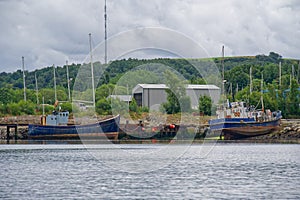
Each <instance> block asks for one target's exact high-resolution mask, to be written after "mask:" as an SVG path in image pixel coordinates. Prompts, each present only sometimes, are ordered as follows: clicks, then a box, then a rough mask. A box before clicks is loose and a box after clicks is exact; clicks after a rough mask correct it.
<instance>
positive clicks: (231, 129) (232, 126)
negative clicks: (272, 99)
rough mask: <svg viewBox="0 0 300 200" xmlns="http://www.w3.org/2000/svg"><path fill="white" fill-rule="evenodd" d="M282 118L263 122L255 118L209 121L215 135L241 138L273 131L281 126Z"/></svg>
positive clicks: (226, 137)
mask: <svg viewBox="0 0 300 200" xmlns="http://www.w3.org/2000/svg"><path fill="white" fill-rule="evenodd" d="M280 119H281V117H278V118H276V119H273V120H270V121H263V122H257V121H255V120H254V118H225V119H213V120H210V121H209V126H210V130H211V132H212V134H213V135H219V136H224V137H225V139H239V138H246V137H254V136H259V135H264V134H268V133H271V132H273V131H275V130H277V129H278V128H279V127H280Z"/></svg>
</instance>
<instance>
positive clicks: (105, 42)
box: [104, 0, 107, 65]
mask: <svg viewBox="0 0 300 200" xmlns="http://www.w3.org/2000/svg"><path fill="white" fill-rule="evenodd" d="M104 45H105V55H104V64H105V65H106V64H107V13H106V0H105V1H104Z"/></svg>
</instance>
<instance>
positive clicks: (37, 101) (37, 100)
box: [34, 73, 40, 105]
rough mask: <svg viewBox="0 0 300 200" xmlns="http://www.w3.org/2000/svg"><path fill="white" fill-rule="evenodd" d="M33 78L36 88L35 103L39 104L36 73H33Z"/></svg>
mask: <svg viewBox="0 0 300 200" xmlns="http://www.w3.org/2000/svg"><path fill="white" fill-rule="evenodd" d="M34 79H35V90H36V104H37V105H39V103H40V102H39V88H38V83H37V78H36V73H34Z"/></svg>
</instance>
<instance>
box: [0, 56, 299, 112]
mask: <svg viewBox="0 0 300 200" xmlns="http://www.w3.org/2000/svg"><path fill="white" fill-rule="evenodd" d="M223 61H224V69H225V73H224V79H225V80H226V84H225V89H226V91H227V95H228V97H229V98H230V99H231V100H244V101H246V99H247V101H249V103H251V104H255V103H257V101H258V100H259V98H257V95H258V94H257V93H258V92H260V91H261V79H262V77H263V87H264V88H263V90H264V91H265V94H264V95H266V106H269V107H270V108H271V109H273V110H274V109H280V110H282V111H283V112H284V114H285V115H286V116H287V115H291V116H297V115H300V109H299V104H300V102H299V99H300V98H299V91H298V90H297V88H299V82H300V64H299V61H298V60H295V59H284V58H282V56H280V55H279V54H277V53H274V52H270V53H269V55H257V56H243V57H225V58H224V60H223V58H206V59H170V58H157V59H132V58H129V59H123V60H116V61H112V62H110V63H109V64H108V65H104V64H101V63H100V62H95V63H94V76H95V83H96V88H97V90H96V96H97V97H96V100H97V101H99V100H100V99H103V98H106V96H108V95H109V94H111V93H112V91H113V85H116V84H118V90H119V91H121V93H122V94H124V93H125V94H126V93H128V91H131V89H132V88H133V87H134V86H135V85H136V84H137V83H163V81H162V79H163V77H162V76H160V74H162V72H163V70H164V69H165V68H166V67H167V68H171V69H173V70H174V71H176V72H177V73H178V74H179V75H181V76H183V77H184V79H186V80H187V82H189V83H191V84H206V83H207V84H216V85H218V86H219V87H221V82H215V81H216V79H221V77H220V76H221V75H222V69H223V66H222V62H223ZM279 63H281V74H282V76H281V81H280V80H279ZM68 68H69V77H70V80H69V82H70V87H71V93H72V94H75V93H76V94H77V95H81V96H82V99H84V98H86V96H87V95H85V93H86V92H89V91H88V90H89V89H90V88H91V71H90V69H91V68H90V64H89V63H87V64H71V65H69V66H68ZM138 68H141V70H137V69H138ZM149 68H151V70H149V71H147V70H145V69H149ZM250 68H252V79H253V84H252V91H253V94H251V95H250V93H249V91H250V86H249V84H250V74H249V71H250ZM134 69H135V71H132V70H134ZM216 69H217V70H218V72H219V73H216ZM128 73H132V74H131V76H132V77H134V78H130V76H129V77H128V78H126V79H124V80H122V77H124V76H126V75H128ZM55 75H56V85H57V91H58V92H57V96H58V99H59V100H61V101H67V100H68V90H67V88H68V87H67V85H68V80H67V70H66V66H56V67H55ZM35 76H36V77H37V84H38V89H39V98H38V101H39V102H41V101H42V96H44V99H45V103H49V104H53V103H54V101H55V100H54V89H53V88H54V76H53V67H52V66H50V67H46V68H43V69H37V70H35V71H30V72H29V71H25V77H26V88H27V99H28V100H30V101H31V102H33V103H36V101H37V100H36V93H35V88H36V85H35V84H36V82H35ZM279 82H281V85H279ZM105 87H106V92H103V91H104V89H103V88H105ZM292 87H294V88H296V89H295V91H294V89H293V88H292ZM101 88H102V89H101ZM22 91H23V72H22V71H21V70H18V71H16V72H13V73H6V72H2V73H0V103H1V104H3V105H7V104H10V103H19V102H20V101H21V100H22V99H23V92H22ZM101 91H102V93H101ZM129 93H130V92H129ZM268 93H269V94H268ZM101 95H102V96H101ZM271 95H273V96H271ZM291 95H293V97H291ZM256 98H257V99H256ZM86 100H91V99H88V98H87V99H86ZM3 105H2V106H3ZM291 106H292V107H291ZM1 112H2V115H3V112H7V113H9V112H8V111H7V109H6V111H5V110H4V111H1ZM4 114H5V113H4ZM9 114H10V113H9Z"/></svg>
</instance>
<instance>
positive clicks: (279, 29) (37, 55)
mask: <svg viewBox="0 0 300 200" xmlns="http://www.w3.org/2000/svg"><path fill="white" fill-rule="evenodd" d="M107 17H108V20H107V22H108V26H107V36H108V41H114V42H110V43H108V53H109V55H110V52H113V51H114V50H115V49H116V48H117V49H118V50H119V51H118V52H119V54H120V55H119V56H114V57H112V56H108V59H109V60H113V59H116V58H120V57H122V56H123V57H137V58H153V57H168V56H170V57H174V55H173V54H172V52H180V51H177V50H178V49H174V48H181V46H180V45H174V44H177V43H178V44H183V43H185V40H189V41H193V43H195V44H197V45H199V46H201V48H202V49H203V50H204V51H205V52H206V53H205V54H199V56H197V55H195V54H188V53H187V54H184V55H183V56H187V57H188V55H191V57H217V56H221V49H222V45H224V46H225V56H245V55H258V54H265V55H268V54H269V52H271V51H273V52H276V53H279V54H280V55H282V56H283V57H285V58H295V59H300V1H298V0H243V1H241V0H151V1H149V0H107ZM0 27H1V32H0V34H1V37H0V72H3V71H5V72H13V71H16V70H18V69H22V59H21V58H22V56H24V57H25V69H26V70H28V71H33V70H35V69H40V68H43V67H46V66H52V65H56V66H62V65H64V64H65V63H66V60H68V62H69V63H82V62H84V61H85V60H86V58H87V56H88V55H89V37H88V34H89V33H91V34H92V45H93V47H97V46H98V45H99V44H100V47H101V48H102V47H103V41H104V0H55V1H53V0H42V1H41V0H0ZM148 28H150V29H148ZM153 28H154V29H153ZM140 30H144V32H147V34H146V35H144V34H143V31H140ZM153 30H154V31H153ZM128 33H131V34H128ZM132 33H134V34H132ZM169 34H171V35H169ZM174 35H177V36H178V37H173V36H174ZM182 38H185V39H182ZM154 39H155V42H154ZM164 39H166V40H165V41H166V42H164ZM145 41H147V42H145ZM128 43H136V44H138V45H135V46H134V48H137V49H140V50H136V51H134V53H132V52H131V53H129V52H125V50H126V51H128V50H130V51H132V48H123V46H124V45H128ZM160 43H164V44H163V45H162V46H163V47H164V49H166V50H167V51H161V50H157V49H159V48H160V47H161V44H160ZM151 44H152V45H151ZM113 45H115V46H113ZM183 46H184V45H183ZM98 47H99V46H98ZM149 47H151V48H152V49H151V48H150V50H149ZM123 49H124V52H122V50H123ZM141 49H144V50H141ZM145 49H147V50H145ZM173 50H174V51H173ZM182 51H192V50H188V49H186V45H185V47H183V49H181V52H182ZM176 55H177V54H176ZM176 55H175V57H176ZM101 56H102V55H101ZM101 56H100V57H101ZM95 57H96V58H97V56H95ZM95 60H97V59H95ZM100 61H102V60H100ZM102 62H103V61H102Z"/></svg>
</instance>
